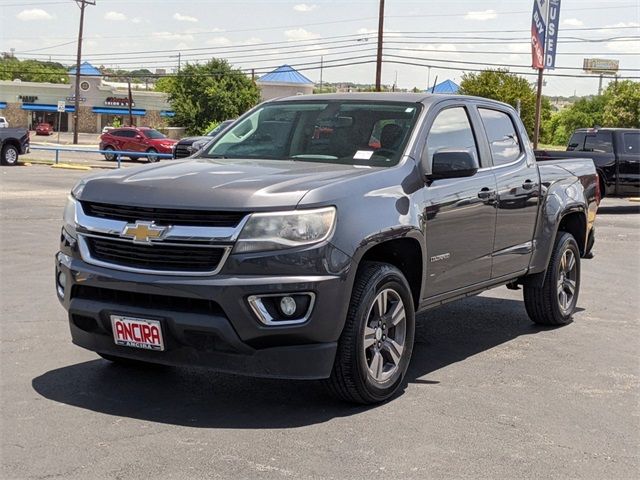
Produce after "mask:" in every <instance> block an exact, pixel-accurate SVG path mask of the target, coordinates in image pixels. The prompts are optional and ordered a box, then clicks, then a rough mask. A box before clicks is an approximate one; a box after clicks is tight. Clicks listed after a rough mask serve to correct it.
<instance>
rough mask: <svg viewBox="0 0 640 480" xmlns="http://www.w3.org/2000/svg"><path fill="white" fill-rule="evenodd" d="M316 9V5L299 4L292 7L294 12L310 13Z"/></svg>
mask: <svg viewBox="0 0 640 480" xmlns="http://www.w3.org/2000/svg"><path fill="white" fill-rule="evenodd" d="M316 8H318V6H317V5H313V4H312V5H307V4H306V3H299V4H298V5H294V7H293V9H294V10H295V11H296V12H312V11H313V10H315V9H316Z"/></svg>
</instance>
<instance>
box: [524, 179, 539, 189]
mask: <svg viewBox="0 0 640 480" xmlns="http://www.w3.org/2000/svg"><path fill="white" fill-rule="evenodd" d="M535 186H536V184H535V183H533V181H531V180H525V181H524V183H523V184H522V188H524V189H525V190H531V189H533V187H535Z"/></svg>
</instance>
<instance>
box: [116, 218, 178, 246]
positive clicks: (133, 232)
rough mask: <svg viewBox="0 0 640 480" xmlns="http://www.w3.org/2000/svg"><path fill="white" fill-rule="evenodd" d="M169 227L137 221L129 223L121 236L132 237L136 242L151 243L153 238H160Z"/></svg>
mask: <svg viewBox="0 0 640 480" xmlns="http://www.w3.org/2000/svg"><path fill="white" fill-rule="evenodd" d="M167 229H168V227H159V226H158V225H154V224H153V222H136V223H129V224H127V225H126V226H125V227H124V229H123V230H122V233H121V234H120V236H122V237H125V238H131V239H132V240H133V242H134V243H151V240H158V239H160V238H162V236H163V235H164V234H165V232H166V231H167Z"/></svg>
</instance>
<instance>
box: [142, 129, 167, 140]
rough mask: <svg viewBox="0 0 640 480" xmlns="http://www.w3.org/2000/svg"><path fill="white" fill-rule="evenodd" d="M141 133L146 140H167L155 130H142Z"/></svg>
mask: <svg viewBox="0 0 640 480" xmlns="http://www.w3.org/2000/svg"><path fill="white" fill-rule="evenodd" d="M142 133H144V136H145V137H147V138H154V139H155V138H167V136H166V135H163V134H162V133H160V132H159V131H157V130H153V129H151V130H142Z"/></svg>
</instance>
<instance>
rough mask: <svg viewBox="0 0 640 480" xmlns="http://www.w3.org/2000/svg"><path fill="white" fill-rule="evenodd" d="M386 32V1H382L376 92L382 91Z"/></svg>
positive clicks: (379, 20)
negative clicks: (383, 40)
mask: <svg viewBox="0 0 640 480" xmlns="http://www.w3.org/2000/svg"><path fill="white" fill-rule="evenodd" d="M383 31H384V0H380V11H379V13H378V55H377V58H376V92H379V91H380V90H382V85H381V83H382V36H383Z"/></svg>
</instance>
